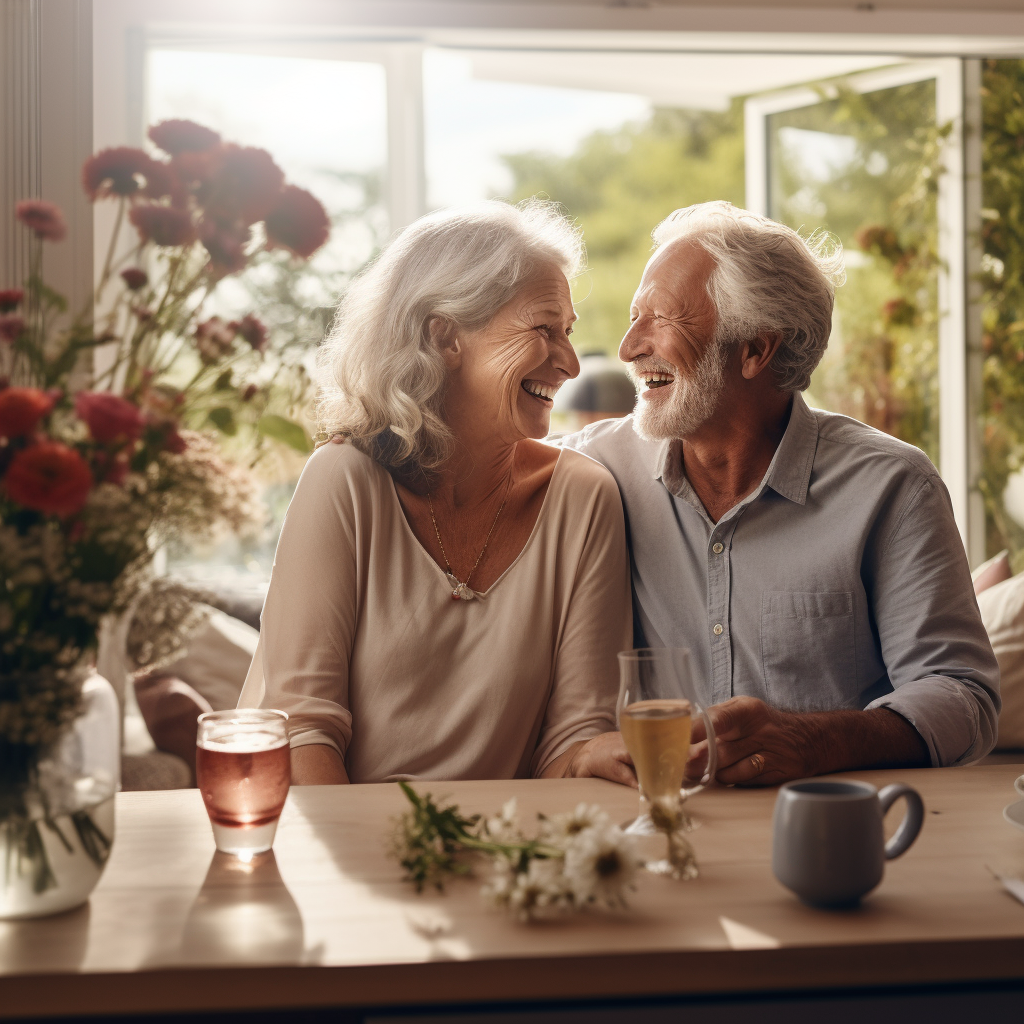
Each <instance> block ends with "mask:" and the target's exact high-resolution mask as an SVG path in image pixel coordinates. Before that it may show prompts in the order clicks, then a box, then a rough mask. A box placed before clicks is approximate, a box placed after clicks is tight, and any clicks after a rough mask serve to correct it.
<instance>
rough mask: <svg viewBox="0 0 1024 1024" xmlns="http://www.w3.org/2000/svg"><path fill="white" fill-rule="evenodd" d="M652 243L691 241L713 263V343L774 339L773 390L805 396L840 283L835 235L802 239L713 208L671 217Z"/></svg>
mask: <svg viewBox="0 0 1024 1024" xmlns="http://www.w3.org/2000/svg"><path fill="white" fill-rule="evenodd" d="M653 237H654V242H655V247H656V248H660V247H661V246H663V245H667V244H668V243H669V242H674V241H675V240H676V239H679V238H691V239H692V241H693V242H694V243H696V244H697V245H699V246H700V247H701V248H702V249H704V251H705V252H707V253H708V254H709V255H710V256H711V257H712V259H714V261H715V269H714V271H713V272H712V274H711V277H710V278H709V280H708V294H709V295H710V296H711V301H712V302H714V304H715V309H716V310H717V314H718V326H717V328H716V330H715V341H716V342H717V343H719V344H729V343H731V342H738V341H746V340H748V339H750V338H754V337H756V336H757V335H758V334H760V333H761V332H763V331H770V332H773V333H777V334H778V335H779V336H780V337H781V339H782V343H781V345H780V346H779V350H778V351H777V352H776V353H775V358H774V359H773V360H772V364H771V366H772V371H773V372H774V374H775V382H776V385H777V386H778V387H779V389H780V390H782V391H803V390H804V389H805V388H806V387H807V386H808V385H809V384H810V382H811V374H812V373H813V372H814V369H815V367H816V366H817V365H818V363H819V362H820V361H821V357H822V356H823V355H824V354H825V349H826V347H827V346H828V338H829V334H830V333H831V331H832V306H833V302H834V299H835V290H836V288H837V287H838V286H839V285H841V284H842V283H843V282H844V281H845V280H846V271H845V269H844V261H843V247H842V245H841V244H840V243H839V240H838V239H837V238H836V237H835V236H834V235H831V234H829V233H828V232H827V231H816V232H814V233H813V234H812V235H810V237H808V238H806V239H805V238H801V237H800V235H798V234H797V233H796V232H795V231H794V230H793V229H792V228H788V227H786V225H784V224H779V223H778V222H777V221H773V220H769V218H767V217H762V216H760V215H758V214H756V213H750V212H749V211H747V210H740V209H738V208H737V207H735V206H733V205H732V203H726V202H722V201H717V202H713V203H700V204H698V205H696V206H688V207H686V208H685V209H682V210H676V211H675V213H671V214H669V216H668V217H666V218H665V219H664V220H663V221H662V222H661V223H660V224H659V225H658V226H657V227H656V228H655V229H654V232H653Z"/></svg>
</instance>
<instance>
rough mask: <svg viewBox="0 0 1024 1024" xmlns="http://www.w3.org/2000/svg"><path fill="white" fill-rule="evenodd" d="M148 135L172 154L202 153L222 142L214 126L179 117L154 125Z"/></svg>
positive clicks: (166, 151)
mask: <svg viewBox="0 0 1024 1024" xmlns="http://www.w3.org/2000/svg"><path fill="white" fill-rule="evenodd" d="M148 135H149V137H150V139H152V141H153V142H155V143H156V144H157V145H158V146H159V147H160V148H161V149H162V150H163V151H164V152H165V153H170V155H171V156H177V155H178V154H179V153H202V152H204V151H205V150H208V149H213V147H214V146H216V145H218V143H219V142H220V136H219V135H218V134H217V133H216V132H215V131H213V129H212V128H205V127H204V126H203V125H201V124H196V123H195V121H185V120H182V119H178V118H174V119H172V120H169V121H161V122H160V123H159V124H155V125H153V127H152V128H150V129H149V132H148Z"/></svg>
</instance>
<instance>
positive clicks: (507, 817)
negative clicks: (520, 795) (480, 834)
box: [485, 797, 519, 843]
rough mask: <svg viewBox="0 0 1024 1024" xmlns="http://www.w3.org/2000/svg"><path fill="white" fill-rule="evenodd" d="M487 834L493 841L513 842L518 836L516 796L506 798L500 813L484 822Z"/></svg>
mask: <svg viewBox="0 0 1024 1024" xmlns="http://www.w3.org/2000/svg"><path fill="white" fill-rule="evenodd" d="M485 827H486V830H487V835H488V837H489V838H490V839H493V840H494V841H495V842H499V843H500V842H514V841H515V840H516V839H517V838H518V837H519V820H518V812H517V805H516V798H515V797H512V799H511V800H507V801H506V802H505V803H504V804H503V805H502V808H501V813H500V814H498V815H496V816H495V817H493V818H488V819H487V822H486V826H485Z"/></svg>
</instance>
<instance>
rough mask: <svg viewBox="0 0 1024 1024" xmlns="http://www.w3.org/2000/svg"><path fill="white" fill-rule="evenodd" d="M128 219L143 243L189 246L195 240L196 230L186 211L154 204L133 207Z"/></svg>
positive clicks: (141, 204)
mask: <svg viewBox="0 0 1024 1024" xmlns="http://www.w3.org/2000/svg"><path fill="white" fill-rule="evenodd" d="M128 219H129V220H130V221H131V222H132V224H134V225H135V229H136V230H137V231H138V232H139V235H140V237H141V238H142V240H143V241H144V242H155V243H156V244H157V245H171V246H178V245H191V244H192V243H193V242H194V241H195V240H196V229H195V227H194V226H193V224H192V216H191V214H189V212H188V210H179V209H177V208H176V207H174V206H160V205H158V204H156V203H140V204H139V205H137V206H133V207H132V209H131V212H130V213H129V214H128Z"/></svg>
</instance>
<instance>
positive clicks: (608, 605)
mask: <svg viewBox="0 0 1024 1024" xmlns="http://www.w3.org/2000/svg"><path fill="white" fill-rule="evenodd" d="M593 469H594V475H595V484H596V486H595V487H594V490H593V492H592V496H591V497H592V500H591V503H590V506H589V513H590V514H589V517H588V518H584V519H583V521H582V522H575V523H572V524H566V528H567V529H572V530H577V529H582V530H584V531H585V540H584V543H583V547H582V552H581V555H580V558H579V561H578V563H577V565H576V572H575V578H574V580H573V586H572V591H571V594H570V597H569V602H568V605H567V607H566V609H565V612H564V616H563V621H562V628H561V632H560V636H559V640H558V647H557V651H556V654H555V664H554V673H553V684H552V688H551V696H550V698H549V700H548V704H547V709H546V711H545V715H544V723H543V727H542V729H541V734H540V737H539V739H538V742H537V747H536V751H535V753H534V755H533V759H532V763H531V771H532V774H533V775H534V776H538V775H540V774H541V773H542V772H543V771H544V769H545V768H546V767H547V765H548V764H550V763H551V761H553V760H554V759H555V758H556V757H558V756H559V755H560V754H562V753H564V751H566V750H567V749H568V748H569V747H570V746H572V744H574V743H576V742H578V741H580V740H588V739H591V738H593V737H594V736H598V735H600V734H601V733H603V732H610V731H612V730H614V729H615V727H616V724H615V700H616V697H617V696H618V689H619V687H618V652H619V651H622V650H627V649H628V648H629V647H631V646H632V623H633V616H632V605H631V597H630V583H629V556H628V551H627V546H626V528H625V521H624V517H623V513H622V502H621V501H620V499H619V492H618V489H617V488H616V486H615V482H614V480H613V479H612V477H611V476H610V474H608V473H607V472H606V471H605V470H604V469H602V468H601V467H599V466H598V465H597V464H596V463H595V464H593Z"/></svg>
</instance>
